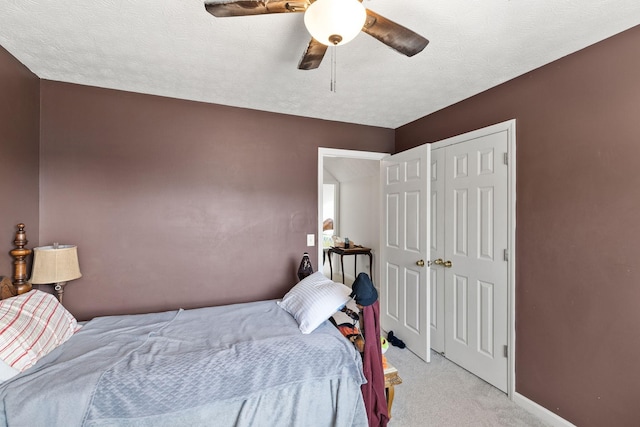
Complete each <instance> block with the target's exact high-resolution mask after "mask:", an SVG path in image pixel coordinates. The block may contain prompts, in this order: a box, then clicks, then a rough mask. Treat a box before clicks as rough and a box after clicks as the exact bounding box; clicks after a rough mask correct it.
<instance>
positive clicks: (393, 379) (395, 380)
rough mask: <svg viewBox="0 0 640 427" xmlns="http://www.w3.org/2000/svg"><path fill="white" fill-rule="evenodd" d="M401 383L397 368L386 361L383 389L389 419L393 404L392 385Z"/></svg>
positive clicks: (393, 391)
mask: <svg viewBox="0 0 640 427" xmlns="http://www.w3.org/2000/svg"><path fill="white" fill-rule="evenodd" d="M400 384H402V378H400V375H398V370H397V369H396V368H395V367H393V366H391V364H390V363H389V362H388V361H387V367H386V368H385V370H384V391H385V394H386V396H387V412H388V413H389V419H391V406H392V405H393V397H394V393H395V390H394V387H395V386H397V385H400Z"/></svg>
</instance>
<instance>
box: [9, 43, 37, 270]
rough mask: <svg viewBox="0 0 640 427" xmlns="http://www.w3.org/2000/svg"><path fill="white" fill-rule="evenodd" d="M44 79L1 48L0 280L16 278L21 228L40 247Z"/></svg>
mask: <svg viewBox="0 0 640 427" xmlns="http://www.w3.org/2000/svg"><path fill="white" fill-rule="evenodd" d="M39 122H40V80H39V79H38V77H36V76H35V75H34V74H33V73H32V72H31V71H29V70H28V69H27V68H26V67H25V66H24V65H22V64H21V63H20V62H18V61H17V60H16V59H15V58H14V57H13V56H12V55H11V54H9V53H8V52H7V51H6V50H5V49H3V48H2V47H0V199H1V200H2V205H1V207H0V276H11V275H12V274H13V264H12V261H13V258H11V256H9V253H8V252H9V251H10V250H11V249H13V248H14V246H13V236H14V235H15V231H16V230H17V228H16V224H18V223H20V222H23V223H25V224H26V226H27V227H26V231H27V238H28V239H29V245H28V247H33V246H35V245H37V243H38V218H39V215H38V167H39V161H38V149H39V145H38V144H39V142H40V141H39V138H40V127H39Z"/></svg>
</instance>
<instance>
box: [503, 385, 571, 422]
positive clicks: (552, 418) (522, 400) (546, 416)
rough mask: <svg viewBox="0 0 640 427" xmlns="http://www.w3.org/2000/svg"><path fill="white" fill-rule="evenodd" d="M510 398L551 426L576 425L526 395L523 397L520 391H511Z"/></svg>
mask: <svg viewBox="0 0 640 427" xmlns="http://www.w3.org/2000/svg"><path fill="white" fill-rule="evenodd" d="M512 400H513V401H514V403H515V404H516V405H518V406H520V407H521V408H523V409H525V410H526V411H527V412H530V413H532V414H533V415H535V416H536V417H538V418H540V419H541V420H542V421H544V422H546V423H547V424H549V425H551V426H553V427H576V426H575V425H574V424H571V423H570V422H569V421H567V420H565V419H564V418H562V417H561V416H559V415H557V414H554V413H553V412H551V411H550V410H548V409H547V408H545V407H542V406H540V405H538V404H537V403H536V402H534V401H533V400H531V399H529V398H527V397H524V396H523V395H521V394H520V393H517V392H515V393H513V396H512Z"/></svg>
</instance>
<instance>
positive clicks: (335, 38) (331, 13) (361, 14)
mask: <svg viewBox="0 0 640 427" xmlns="http://www.w3.org/2000/svg"><path fill="white" fill-rule="evenodd" d="M366 19H367V12H366V9H365V8H364V6H363V5H362V3H360V2H359V1H358V0H316V1H315V2H313V3H311V5H310V6H309V7H308V8H307V10H306V12H305V13H304V25H305V26H306V27H307V30H308V31H309V33H310V34H311V36H312V37H313V38H314V39H316V40H317V41H318V42H320V43H322V44H325V45H327V46H337V45H341V44H345V43H348V42H350V41H351V40H353V39H354V38H355V36H357V35H358V33H359V32H360V30H362V27H363V26H364V22H365V20H366Z"/></svg>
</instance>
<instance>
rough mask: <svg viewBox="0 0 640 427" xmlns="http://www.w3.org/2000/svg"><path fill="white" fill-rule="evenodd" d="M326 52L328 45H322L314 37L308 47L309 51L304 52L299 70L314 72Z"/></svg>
mask: <svg viewBox="0 0 640 427" xmlns="http://www.w3.org/2000/svg"><path fill="white" fill-rule="evenodd" d="M326 51H327V45H324V44H322V43H320V42H319V41H317V40H316V39H314V38H313V37H312V38H311V41H310V42H309V46H307V50H306V51H305V52H304V55H302V58H300V62H299V63H298V70H314V69H316V68H318V67H319V66H320V63H321V62H322V58H324V54H325V52H326Z"/></svg>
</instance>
